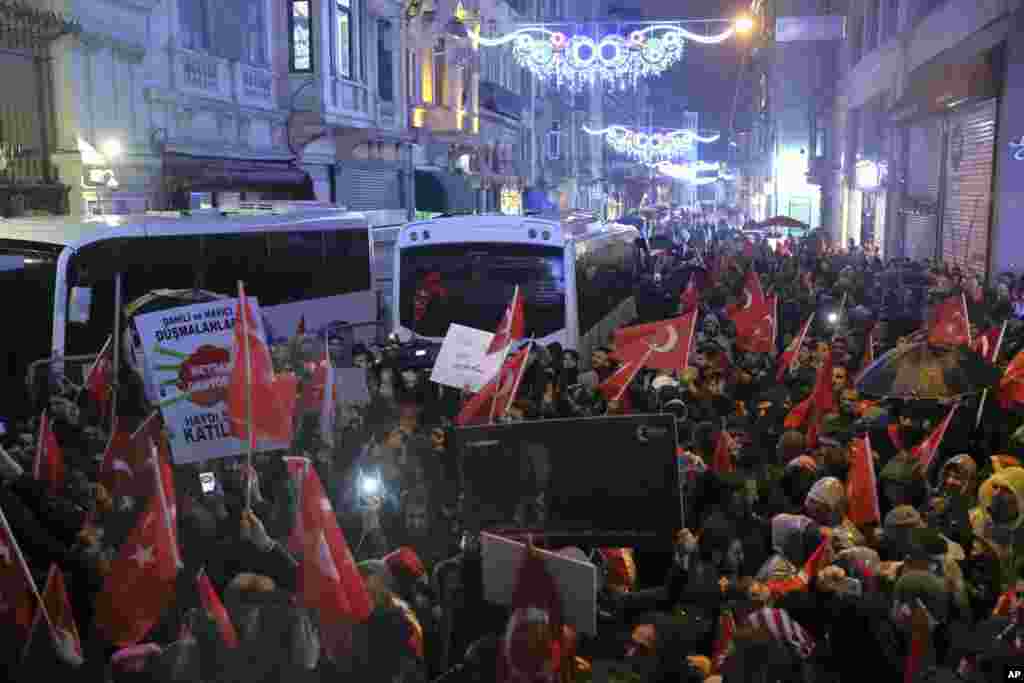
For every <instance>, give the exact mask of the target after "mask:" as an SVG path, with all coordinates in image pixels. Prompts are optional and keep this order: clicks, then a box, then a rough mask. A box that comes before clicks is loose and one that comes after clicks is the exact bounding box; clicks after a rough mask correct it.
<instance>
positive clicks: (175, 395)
mask: <svg viewBox="0 0 1024 683" xmlns="http://www.w3.org/2000/svg"><path fill="white" fill-rule="evenodd" d="M248 300H249V304H250V305H251V306H252V310H253V315H254V317H255V322H256V327H257V329H256V334H257V335H259V336H260V337H261V338H263V339H266V337H265V336H264V331H263V319H262V316H261V315H260V308H259V303H258V302H257V300H256V299H255V298H253V297H248ZM237 306H238V301H237V299H218V300H217V301H211V302H208V303H197V304H191V305H188V306H181V307H179V308H171V309H168V310H165V311H158V312H156V313H148V314H146V315H140V316H137V317H136V318H134V323H135V328H136V329H137V330H138V332H139V337H140V339H141V344H142V351H143V355H144V356H145V361H146V375H147V385H149V386H151V387H153V388H154V389H155V391H156V394H157V396H156V398H157V400H159V401H160V406H161V408H160V412H161V413H162V415H163V418H164V423H165V424H166V426H167V429H168V431H169V433H170V446H171V457H172V458H173V459H174V462H175V463H178V464H182V463H192V462H202V461H204V460H210V459H212V458H224V457H228V456H232V455H241V454H243V453H245V452H246V444H245V441H244V440H242V439H237V438H235V437H233V436H231V426H230V421H229V420H228V415H227V391H228V382H229V380H230V377H231V364H232V358H231V346H232V342H233V340H234V326H235V308H236V307H237ZM288 446H289V444H287V443H275V442H270V441H258V442H257V444H256V447H257V450H261V451H262V450H270V449H284V448H288Z"/></svg>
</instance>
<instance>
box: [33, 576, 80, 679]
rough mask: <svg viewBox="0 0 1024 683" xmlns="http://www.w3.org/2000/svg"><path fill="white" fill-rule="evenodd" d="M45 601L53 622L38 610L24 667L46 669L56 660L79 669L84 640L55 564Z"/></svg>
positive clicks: (49, 577) (49, 579) (46, 589)
mask: <svg viewBox="0 0 1024 683" xmlns="http://www.w3.org/2000/svg"><path fill="white" fill-rule="evenodd" d="M42 598H43V605H45V606H46V613H47V615H49V617H50V619H49V622H47V620H46V619H45V617H44V615H43V612H42V610H36V615H35V619H34V620H33V623H32V633H31V634H30V635H29V640H28V642H27V643H25V666H26V667H32V668H36V667H47V666H49V665H50V664H52V663H53V661H54V656H57V657H59V659H60V660H61V661H62V662H65V663H68V664H72V665H74V666H78V665H80V664H81V663H82V660H83V651H82V638H81V637H80V636H79V634H78V626H77V624H75V615H74V612H73V611H72V610H71V600H70V599H69V598H68V592H67V588H66V587H65V585H64V574H63V573H62V572H61V570H60V568H59V567H58V566H57V565H56V564H52V565H50V573H49V575H48V576H47V577H46V587H45V588H44V589H43V595H42ZM51 625H52V627H53V628H52V630H51V629H50V626H51Z"/></svg>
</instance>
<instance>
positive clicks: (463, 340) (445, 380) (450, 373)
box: [430, 324, 502, 391]
mask: <svg viewBox="0 0 1024 683" xmlns="http://www.w3.org/2000/svg"><path fill="white" fill-rule="evenodd" d="M493 338H494V335H493V334H491V333H490V332H484V331H482V330H476V329H473V328H472V327H465V326H463V325H455V324H453V325H451V326H450V327H449V328H448V334H446V335H445V338H444V341H443V342H442V343H441V351H440V352H439V353H438V354H437V360H436V361H434V369H433V371H432V372H431V374H430V380H431V381H432V382H436V383H437V384H441V385H443V386H446V387H453V388H455V389H463V388H465V387H467V386H468V387H469V388H470V389H471V390H473V391H480V388H481V387H482V386H483V385H485V384H487V382H489V381H490V380H491V378H492V377H494V375H496V374H497V372H498V366H499V365H500V363H501V359H502V354H500V353H492V354H490V355H488V353H487V347H488V346H490V344H491V340H492V339H493Z"/></svg>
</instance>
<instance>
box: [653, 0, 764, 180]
mask: <svg viewBox="0 0 1024 683" xmlns="http://www.w3.org/2000/svg"><path fill="white" fill-rule="evenodd" d="M641 2H642V7H643V11H644V14H645V15H646V17H647V18H648V19H721V18H733V17H736V16H739V15H740V14H741V13H743V12H744V11H748V10H749V8H750V0H684V1H682V2H681V1H680V0H641ZM745 49H746V43H745V42H743V39H742V38H740V39H738V40H737V39H730V40H727V41H725V42H724V43H721V44H719V45H696V44H694V43H690V44H689V45H688V48H687V52H686V56H684V57H683V61H682V63H680V64H678V65H676V66H675V67H674V68H673V69H672V70H670V71H668V72H666V73H665V74H664V75H662V76H661V77H659V78H658V79H655V80H654V81H653V82H652V86H653V87H654V89H655V96H656V97H657V98H658V101H659V102H661V101H664V102H666V104H665V105H664V106H659V107H658V108H656V109H655V113H654V117H655V119H654V123H655V125H659V126H665V127H678V126H679V125H680V120H679V118H680V117H679V115H678V112H680V111H682V110H683V109H690V110H691V111H697V112H699V113H700V126H701V128H702V129H711V130H715V131H719V132H720V133H721V134H722V136H723V138H724V137H725V136H726V135H727V134H728V132H729V131H728V130H727V128H728V126H729V114H730V110H731V109H732V104H733V98H734V96H735V94H736V77H737V74H738V72H739V68H740V63H741V59H742V55H743V53H744V51H745ZM748 80H749V79H748ZM744 108H745V107H744V106H743V98H742V97H741V104H740V109H741V111H740V112H738V114H737V121H738V127H739V128H740V129H742V128H744V127H746V126H748V125H749V123H748V122H749V113H748V112H744V111H742V110H743V109H744ZM726 149H727V147H726V144H725V141H724V140H723V141H722V142H721V143H720V144H714V145H707V146H705V147H704V148H703V149H702V150H701V157H702V158H704V159H707V160H711V161H714V160H717V159H723V158H725V152H726Z"/></svg>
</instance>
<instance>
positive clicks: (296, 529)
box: [284, 455, 312, 557]
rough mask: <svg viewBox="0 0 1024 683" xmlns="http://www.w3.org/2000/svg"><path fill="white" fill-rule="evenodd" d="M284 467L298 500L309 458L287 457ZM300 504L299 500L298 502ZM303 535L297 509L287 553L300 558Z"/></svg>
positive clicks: (300, 514) (300, 516)
mask: <svg viewBox="0 0 1024 683" xmlns="http://www.w3.org/2000/svg"><path fill="white" fill-rule="evenodd" d="M284 462H285V465H287V467H288V478H289V479H290V481H291V485H292V486H293V487H294V491H295V497H296V498H297V499H298V498H300V496H301V495H302V488H303V483H304V482H305V480H306V472H307V471H308V469H309V468H310V467H311V466H312V463H311V462H310V461H309V458H303V457H300V456H296V455H287V456H285V458H284ZM299 502H300V504H301V500H300V501H299ZM304 537H305V534H304V533H303V531H302V511H301V508H300V509H299V513H298V514H296V515H295V523H294V524H293V525H292V535H291V537H289V539H288V551H289V552H290V553H291V554H292V555H294V556H296V557H302V547H303V538H304Z"/></svg>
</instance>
